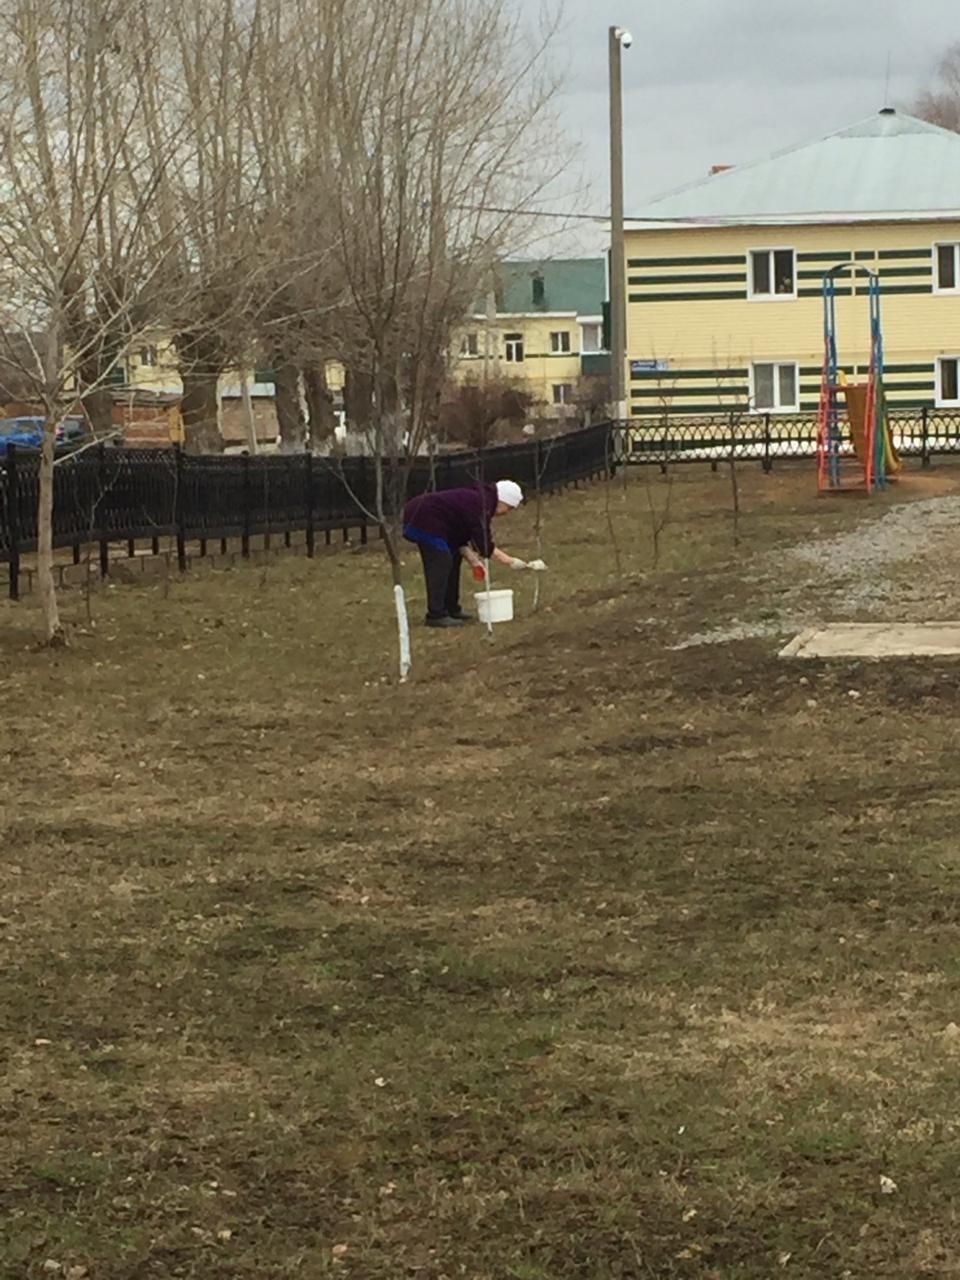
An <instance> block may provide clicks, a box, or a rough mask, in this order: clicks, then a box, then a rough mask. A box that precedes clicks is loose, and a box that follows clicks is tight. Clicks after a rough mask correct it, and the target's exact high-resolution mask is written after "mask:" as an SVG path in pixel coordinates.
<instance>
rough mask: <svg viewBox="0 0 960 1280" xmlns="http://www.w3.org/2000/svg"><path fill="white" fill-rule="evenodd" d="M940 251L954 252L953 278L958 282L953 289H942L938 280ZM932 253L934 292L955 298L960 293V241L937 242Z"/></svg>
mask: <svg viewBox="0 0 960 1280" xmlns="http://www.w3.org/2000/svg"><path fill="white" fill-rule="evenodd" d="M940 249H952V250H953V278H954V280H955V281H956V283H955V284H954V286H953V288H952V289H942V288H941V287H940V283H939V279H938V271H939V267H940V253H939V250H940ZM930 252H931V259H932V262H931V267H932V271H933V292H934V293H940V294H943V295H945V296H946V297H948V298H954V297H956V295H957V294H958V293H960V241H957V240H937V241H936V242H935V243H934V246H933V249H932V250H931V251H930Z"/></svg>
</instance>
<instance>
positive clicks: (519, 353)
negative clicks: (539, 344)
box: [503, 333, 523, 364]
mask: <svg viewBox="0 0 960 1280" xmlns="http://www.w3.org/2000/svg"><path fill="white" fill-rule="evenodd" d="M503 341H504V344H505V346H506V360H507V364H522V363H523V334H522V333H505V334H504V335H503Z"/></svg>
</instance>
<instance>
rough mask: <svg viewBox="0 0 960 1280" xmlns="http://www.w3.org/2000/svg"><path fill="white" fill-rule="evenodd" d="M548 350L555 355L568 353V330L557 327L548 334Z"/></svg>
mask: <svg viewBox="0 0 960 1280" xmlns="http://www.w3.org/2000/svg"><path fill="white" fill-rule="evenodd" d="M550 350H551V351H552V352H553V354H554V355H555V356H559V355H568V354H569V352H570V330H569V329H559V330H557V332H556V333H551V335H550Z"/></svg>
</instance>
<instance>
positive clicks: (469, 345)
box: [460, 333, 480, 356]
mask: <svg viewBox="0 0 960 1280" xmlns="http://www.w3.org/2000/svg"><path fill="white" fill-rule="evenodd" d="M460 354H461V355H462V356H478V355H479V354H480V335H479V334H477V333H465V334H464V335H463V337H462V338H461V339H460Z"/></svg>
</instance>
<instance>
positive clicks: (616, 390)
mask: <svg viewBox="0 0 960 1280" xmlns="http://www.w3.org/2000/svg"><path fill="white" fill-rule="evenodd" d="M631 44H633V37H632V36H631V34H630V32H629V31H627V30H625V28H623V27H611V28H610V37H609V53H610V367H611V371H612V374H613V384H612V390H613V400H614V404H615V405H616V416H617V420H618V421H619V422H623V421H624V420H625V419H626V417H627V395H626V368H625V366H626V362H627V300H626V282H627V264H626V255H625V252H624V242H623V95H622V91H621V83H620V50H621V49H629V48H630V46H631Z"/></svg>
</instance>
